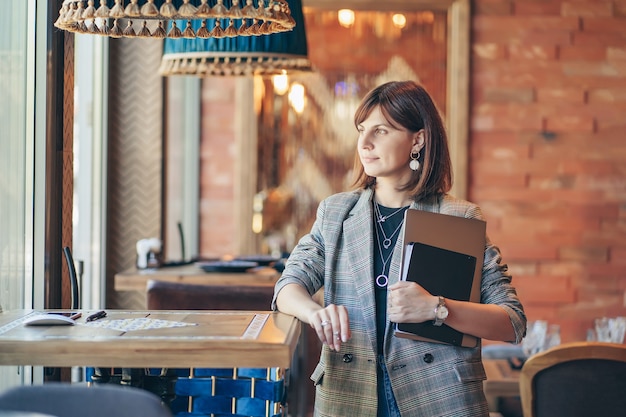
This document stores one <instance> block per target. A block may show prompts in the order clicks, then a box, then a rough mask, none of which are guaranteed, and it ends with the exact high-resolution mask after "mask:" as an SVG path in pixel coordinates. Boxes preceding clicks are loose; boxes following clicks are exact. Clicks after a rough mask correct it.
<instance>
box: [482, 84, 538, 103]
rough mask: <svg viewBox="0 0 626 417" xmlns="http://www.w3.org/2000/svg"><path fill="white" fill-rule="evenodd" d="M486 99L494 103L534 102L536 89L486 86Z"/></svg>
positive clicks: (484, 96) (484, 95)
mask: <svg viewBox="0 0 626 417" xmlns="http://www.w3.org/2000/svg"><path fill="white" fill-rule="evenodd" d="M483 98H484V100H485V101H488V102H493V103H511V102H513V103H532V102H533V101H534V100H535V91H534V89H532V88H499V87H490V88H486V89H485V92H484V94H483Z"/></svg>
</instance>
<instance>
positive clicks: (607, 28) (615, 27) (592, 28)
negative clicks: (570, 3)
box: [582, 17, 626, 35]
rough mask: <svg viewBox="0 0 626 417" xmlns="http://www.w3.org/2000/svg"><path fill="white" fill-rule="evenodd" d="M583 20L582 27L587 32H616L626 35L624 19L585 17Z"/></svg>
mask: <svg viewBox="0 0 626 417" xmlns="http://www.w3.org/2000/svg"><path fill="white" fill-rule="evenodd" d="M582 22H583V23H582V29H583V31H585V32H603V33H607V32H615V33H618V34H620V33H621V34H622V35H626V25H625V24H624V19H619V18H615V17H585V18H583V21H582Z"/></svg>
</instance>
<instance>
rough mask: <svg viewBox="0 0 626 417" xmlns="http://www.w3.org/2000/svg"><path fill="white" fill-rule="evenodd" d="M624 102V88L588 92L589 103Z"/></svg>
mask: <svg viewBox="0 0 626 417" xmlns="http://www.w3.org/2000/svg"><path fill="white" fill-rule="evenodd" d="M616 101H626V88H595V89H592V90H589V103H598V102H611V103H613V102H616Z"/></svg>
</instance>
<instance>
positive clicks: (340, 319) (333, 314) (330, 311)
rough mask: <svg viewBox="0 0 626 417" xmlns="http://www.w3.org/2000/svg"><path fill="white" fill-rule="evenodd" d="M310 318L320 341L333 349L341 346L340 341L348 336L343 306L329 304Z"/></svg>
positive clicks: (346, 313) (348, 329) (345, 311)
mask: <svg viewBox="0 0 626 417" xmlns="http://www.w3.org/2000/svg"><path fill="white" fill-rule="evenodd" d="M315 316H316V317H312V318H311V321H310V323H311V327H313V328H314V329H315V331H316V333H317V336H318V337H319V339H320V341H321V342H322V343H324V344H326V345H328V347H329V348H331V349H333V350H339V349H340V348H341V342H342V341H344V342H345V341H347V340H348V339H349V338H350V322H349V319H348V311H347V310H346V308H345V307H344V306H337V305H334V304H330V305H328V306H327V307H325V308H323V309H320V310H318V311H317V312H316V313H315Z"/></svg>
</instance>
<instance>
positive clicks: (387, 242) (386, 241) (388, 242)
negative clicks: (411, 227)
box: [374, 201, 405, 249]
mask: <svg viewBox="0 0 626 417" xmlns="http://www.w3.org/2000/svg"><path fill="white" fill-rule="evenodd" d="M374 207H375V208H376V214H377V215H378V216H379V219H380V218H383V220H379V221H377V222H376V224H377V225H378V227H379V228H380V232H381V233H382V234H383V237H384V238H385V239H384V240H383V246H384V247H385V249H389V246H391V239H393V237H394V236H395V235H396V233H398V231H399V230H400V228H401V227H402V222H400V224H399V225H398V227H396V230H394V231H393V233H392V234H391V236H389V237H387V235H386V234H385V229H383V225H382V224H381V223H382V222H384V221H385V220H386V219H388V218H390V217H391V216H393V215H394V214H396V213H399V212H400V210H403V209H404V208H405V207H400V208H399V209H398V210H396V211H394V212H393V213H392V214H390V215H389V216H382V215H381V213H380V208H378V203H377V202H376V201H374ZM376 233H377V234H378V229H376ZM379 243H380V242H379Z"/></svg>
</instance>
